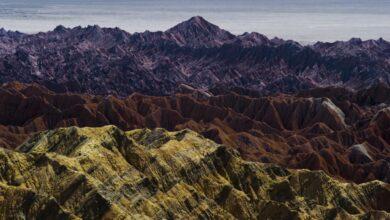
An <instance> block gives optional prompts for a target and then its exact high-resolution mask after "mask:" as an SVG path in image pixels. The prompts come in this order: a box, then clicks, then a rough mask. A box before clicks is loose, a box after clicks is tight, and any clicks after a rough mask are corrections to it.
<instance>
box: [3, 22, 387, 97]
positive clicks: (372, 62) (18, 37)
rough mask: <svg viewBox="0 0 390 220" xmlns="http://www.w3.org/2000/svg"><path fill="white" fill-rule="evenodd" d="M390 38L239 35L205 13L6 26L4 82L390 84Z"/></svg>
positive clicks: (131, 88)
mask: <svg viewBox="0 0 390 220" xmlns="http://www.w3.org/2000/svg"><path fill="white" fill-rule="evenodd" d="M389 51H390V43H389V42H387V41H385V40H383V39H378V40H368V41H361V40H359V39H351V40H350V41H346V42H334V43H321V42H319V43H317V44H314V45H311V46H302V45H300V44H299V43H297V42H294V41H284V40H282V39H278V38H275V39H268V38H267V37H265V36H263V35H261V34H258V33H244V34H243V35H239V36H236V35H233V34H231V33H229V32H228V31H225V30H223V29H221V28H219V27H218V26H216V25H214V24H211V23H209V22H207V21H206V20H205V19H203V18H202V17H194V18H191V19H189V20H188V21H185V22H183V23H180V24H178V25H176V26H175V27H172V28H170V29H169V30H167V31H164V32H162V31H159V32H148V31H147V32H143V33H134V34H130V33H127V32H125V31H123V30H120V29H118V28H100V27H98V26H89V27H86V28H81V27H75V28H72V29H70V28H65V27H63V26H59V27H57V28H56V29H55V30H53V31H50V32H47V33H38V34H34V35H24V34H20V33H13V32H6V31H4V30H2V31H0V83H4V82H10V81H15V80H17V81H21V82H28V83H31V82H37V83H40V84H43V85H46V86H47V87H49V88H50V89H52V90H55V91H57V92H65V91H71V92H84V93H93V94H100V95H107V94H116V95H120V96H127V95H130V94H131V93H133V92H141V93H144V94H149V95H168V94H173V93H175V92H176V91H177V88H178V85H179V84H182V83H186V84H188V85H191V86H193V87H196V88H200V89H211V88H213V87H215V86H223V87H241V88H250V89H254V90H257V91H260V92H262V93H275V92H289V93H291V92H296V91H301V90H303V89H308V88H317V87H323V86H329V85H339V86H344V87H348V88H354V89H360V88H368V87H370V86H372V85H375V84H378V83H384V84H386V85H387V86H388V85H389V84H390V75H389V73H390V52H389Z"/></svg>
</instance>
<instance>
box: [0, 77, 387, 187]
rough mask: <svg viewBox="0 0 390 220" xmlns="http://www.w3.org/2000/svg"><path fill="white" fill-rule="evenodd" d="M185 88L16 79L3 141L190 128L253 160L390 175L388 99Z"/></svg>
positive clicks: (0, 119) (357, 176) (346, 175)
mask: <svg viewBox="0 0 390 220" xmlns="http://www.w3.org/2000/svg"><path fill="white" fill-rule="evenodd" d="M186 89H187V90H186V91H185V92H186V93H185V94H176V95H171V96H165V97H161V96H146V95H141V94H132V95H130V96H128V97H126V98H122V99H120V98H117V97H114V96H108V97H103V96H93V95H86V94H63V93H54V92H51V91H49V90H47V89H46V88H44V87H42V86H39V85H29V84H20V83H9V84H6V85H4V86H2V87H0V105H1V106H3V108H1V109H0V147H4V148H11V149H13V148H15V147H17V146H18V145H20V144H21V143H23V142H24V141H25V140H26V139H28V137H29V136H30V135H31V134H33V133H35V132H39V131H44V130H47V129H54V128H58V127H68V126H79V127H84V126H92V127H99V126H104V125H116V126H118V127H119V128H121V129H124V130H131V129H135V128H156V127H162V128H165V129H168V130H170V131H173V130H182V129H185V128H189V129H191V130H194V131H196V132H198V133H201V134H202V135H204V136H205V137H207V138H210V139H212V140H213V141H215V142H217V143H220V144H224V145H225V146H228V147H231V148H233V149H237V150H238V151H239V152H240V154H241V156H242V157H243V158H244V159H247V160H251V161H261V162H265V163H276V164H279V165H281V166H283V167H288V168H306V169H311V170H323V171H325V172H326V173H327V174H330V175H333V176H337V177H341V178H343V179H345V180H351V181H354V182H356V183H362V182H367V181H370V180H375V179H377V180H381V181H384V182H389V181H390V164H389V161H388V159H387V158H389V157H390V154H389V148H390V146H389V143H390V136H389V134H390V132H389V131H390V127H389V123H388V122H389V121H390V108H388V107H387V108H386V102H385V100H384V99H383V98H386V97H382V96H381V95H370V94H371V92H369V91H370V90H367V91H365V92H363V91H362V92H360V93H359V94H358V95H357V94H354V93H347V92H345V91H339V90H338V89H334V88H330V89H320V90H314V91H311V92H309V91H308V92H306V93H304V94H300V95H294V96H293V95H278V96H268V97H257V98H256V97H248V96H245V95H239V94H237V93H234V92H231V93H228V92H226V93H225V94H222V93H221V94H219V95H218V96H213V95H211V94H209V93H204V92H201V91H192V90H191V89H190V88H188V87H186ZM322 90H323V91H322ZM375 91H376V90H375ZM340 93H341V94H342V95H339V94H340ZM364 94H365V95H364ZM374 94H382V93H376V92H375V93H374ZM327 97H328V98H327ZM353 97H359V98H358V99H355V98H353ZM387 98H389V97H387ZM378 103H381V104H378ZM356 146H359V147H356Z"/></svg>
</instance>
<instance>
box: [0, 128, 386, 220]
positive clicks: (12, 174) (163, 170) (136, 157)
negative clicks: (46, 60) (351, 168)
mask: <svg viewBox="0 0 390 220" xmlns="http://www.w3.org/2000/svg"><path fill="white" fill-rule="evenodd" d="M389 202H390V186H389V184H385V183H383V182H379V181H374V182H370V183H366V184H361V185H356V184H349V183H342V182H339V181H336V180H334V179H332V178H330V177H329V176H327V175H325V174H324V173H323V172H320V171H308V170H287V169H284V168H280V167H278V166H274V165H266V164H261V163H254V162H248V161H244V160H242V159H241V158H240V157H239V155H238V153H237V152H235V151H234V150H231V149H228V148H226V147H224V146H221V145H218V144H215V143H214V142H212V141H210V140H208V139H205V138H203V137H202V136H200V135H199V134H197V133H195V132H192V131H189V130H183V131H179V132H167V131H165V130H163V129H156V130H153V131H151V130H147V129H141V130H133V131H128V132H123V131H122V130H120V129H118V128H116V127H115V126H105V127H101V128H76V127H70V128H61V129H56V130H52V131H48V132H43V133H40V134H38V135H36V136H34V137H33V138H31V139H30V140H29V141H28V142H26V143H25V144H23V145H22V146H20V147H19V148H18V149H17V150H16V151H12V150H6V149H2V148H0V219H79V218H81V219H390V214H389V212H390V203H389Z"/></svg>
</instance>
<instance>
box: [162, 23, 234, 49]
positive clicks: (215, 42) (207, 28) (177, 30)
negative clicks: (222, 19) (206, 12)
mask: <svg viewBox="0 0 390 220" xmlns="http://www.w3.org/2000/svg"><path fill="white" fill-rule="evenodd" d="M165 33H166V34H169V35H171V36H172V38H173V39H175V40H176V41H177V42H178V43H179V44H181V45H185V46H192V47H202V46H203V47H214V46H220V45H222V44H224V43H227V42H230V41H233V40H234V39H235V38H236V36H234V35H233V34H231V33H230V32H228V31H226V30H223V29H221V28H219V27H218V26H217V25H214V24H212V23H210V22H208V21H207V20H206V19H204V18H203V17H201V16H195V17H192V18H190V19H189V20H187V21H184V22H181V23H179V24H178V25H176V26H174V27H172V28H170V29H168V30H167V31H166V32H165Z"/></svg>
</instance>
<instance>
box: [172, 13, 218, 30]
mask: <svg viewBox="0 0 390 220" xmlns="http://www.w3.org/2000/svg"><path fill="white" fill-rule="evenodd" d="M191 27H197V28H202V29H220V30H222V29H221V28H219V27H218V26H217V25H215V24H213V23H211V22H209V21H207V20H206V19H205V18H203V17H202V16H194V17H191V18H190V19H188V20H186V21H183V22H180V23H179V24H177V25H175V26H173V27H172V28H170V29H168V30H167V32H170V31H174V30H176V29H182V28H191Z"/></svg>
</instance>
